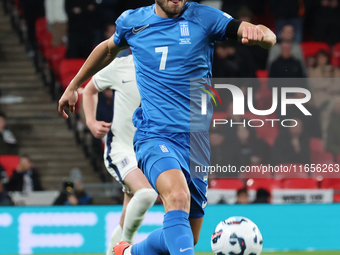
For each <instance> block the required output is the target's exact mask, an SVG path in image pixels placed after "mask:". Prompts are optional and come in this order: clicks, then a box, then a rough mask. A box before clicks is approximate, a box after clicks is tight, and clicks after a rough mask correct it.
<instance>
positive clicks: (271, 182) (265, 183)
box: [247, 178, 282, 191]
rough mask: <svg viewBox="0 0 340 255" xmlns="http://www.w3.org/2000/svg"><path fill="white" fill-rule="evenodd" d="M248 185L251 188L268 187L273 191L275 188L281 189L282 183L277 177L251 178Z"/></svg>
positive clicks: (267, 188)
mask: <svg viewBox="0 0 340 255" xmlns="http://www.w3.org/2000/svg"><path fill="white" fill-rule="evenodd" d="M247 187H248V189H250V190H258V189H266V190H268V191H272V190H273V189H281V188H282V184H281V182H280V181H279V180H276V179H266V178H261V179H249V180H248V181H247Z"/></svg>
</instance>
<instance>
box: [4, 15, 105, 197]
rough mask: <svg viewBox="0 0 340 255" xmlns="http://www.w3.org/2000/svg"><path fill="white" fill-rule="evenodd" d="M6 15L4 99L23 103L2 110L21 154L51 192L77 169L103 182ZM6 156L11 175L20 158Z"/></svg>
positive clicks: (95, 180) (85, 177) (10, 105)
mask: <svg viewBox="0 0 340 255" xmlns="http://www.w3.org/2000/svg"><path fill="white" fill-rule="evenodd" d="M12 11H13V10H12ZM3 15H4V14H3V12H0V22H1V24H0V32H1V34H2V35H3V36H1V37H0V45H1V53H0V56H1V58H0V73H1V75H0V84H1V90H2V94H3V96H12V97H15V98H21V99H22V100H21V101H20V102H18V103H13V104H2V105H1V109H2V110H3V111H4V112H5V113H6V114H7V116H8V125H10V126H11V129H12V130H13V133H15V135H16V137H17V139H18V141H19V144H20V149H19V153H20V154H30V155H31V157H32V161H33V162H34V164H35V166H37V168H39V169H41V177H42V182H43V184H44V186H45V187H46V189H48V190H58V189H59V188H60V183H61V180H62V178H63V177H64V176H67V175H68V173H69V171H70V169H72V168H73V167H75V166H76V167H80V168H81V169H82V171H83V174H84V179H85V181H86V182H87V183H98V182H100V178H99V177H98V174H97V173H95V172H94V171H93V170H92V167H91V165H90V162H89V161H88V160H86V158H85V156H84V154H83V152H82V149H81V148H80V147H78V146H77V144H76V142H75V140H74V135H73V133H72V131H71V130H68V128H67V126H66V124H65V121H64V120H63V119H61V118H60V117H59V115H58V113H57V111H56V103H55V102H53V101H51V96H50V94H49V93H48V90H46V87H44V83H43V82H42V79H41V77H40V73H36V72H35V69H34V65H33V63H34V62H33V63H32V61H31V59H29V58H28V57H27V56H26V53H25V50H24V46H23V45H22V44H20V40H19V38H18V36H17V35H16V34H15V32H14V30H13V29H12V27H11V23H10V21H9V19H8V18H7V17H4V16H3ZM14 24H16V22H14ZM12 25H13V24H12ZM51 134H53V135H51ZM6 157H7V159H6ZM6 157H4V156H1V161H4V163H2V165H3V164H4V167H5V169H6V170H7V171H9V173H10V172H11V171H13V169H14V168H15V167H16V165H17V156H13V158H10V159H9V158H8V157H9V156H6ZM13 159H15V160H13ZM13 167H14V168H13Z"/></svg>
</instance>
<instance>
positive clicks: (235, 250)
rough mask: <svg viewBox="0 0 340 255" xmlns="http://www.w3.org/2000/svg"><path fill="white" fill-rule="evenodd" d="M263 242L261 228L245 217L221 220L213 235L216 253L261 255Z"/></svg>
mask: <svg viewBox="0 0 340 255" xmlns="http://www.w3.org/2000/svg"><path fill="white" fill-rule="evenodd" d="M262 244H263V239H262V235H261V233H260V230H259V228H258V227H257V226H256V224H255V223H254V222H252V221H251V220H249V219H247V218H245V217H231V218H229V219H226V220H224V221H221V222H220V223H219V224H218V225H217V227H216V228H215V232H214V234H213V235H212V237H211V248H212V250H213V252H214V254H215V255H260V254H261V251H262Z"/></svg>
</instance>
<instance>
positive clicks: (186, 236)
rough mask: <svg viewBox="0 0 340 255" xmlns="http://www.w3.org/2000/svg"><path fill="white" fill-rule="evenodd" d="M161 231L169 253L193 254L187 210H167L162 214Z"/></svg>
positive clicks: (192, 239) (177, 254)
mask: <svg viewBox="0 0 340 255" xmlns="http://www.w3.org/2000/svg"><path fill="white" fill-rule="evenodd" d="M163 232H164V238H165V242H166V244H167V245H168V249H169V252H170V254H171V255H194V237H193V234H192V230H191V227H190V222H189V214H188V213H187V212H185V211H181V210H175V211H169V212H167V213H166V214H165V215H164V221H163Z"/></svg>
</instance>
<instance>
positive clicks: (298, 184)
mask: <svg viewBox="0 0 340 255" xmlns="http://www.w3.org/2000/svg"><path fill="white" fill-rule="evenodd" d="M281 183H282V188H284V189H317V188H318V181H317V180H316V179H306V178H299V179H290V178H289V179H283V180H282V181H281Z"/></svg>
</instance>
